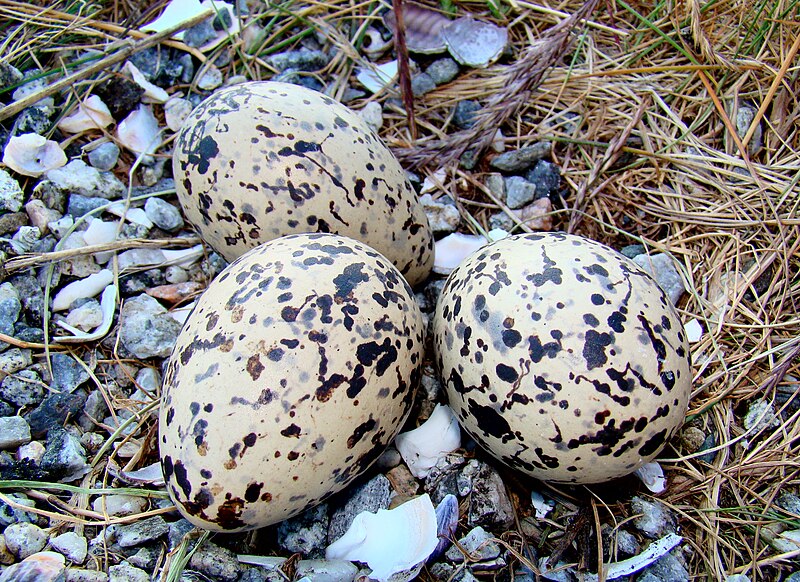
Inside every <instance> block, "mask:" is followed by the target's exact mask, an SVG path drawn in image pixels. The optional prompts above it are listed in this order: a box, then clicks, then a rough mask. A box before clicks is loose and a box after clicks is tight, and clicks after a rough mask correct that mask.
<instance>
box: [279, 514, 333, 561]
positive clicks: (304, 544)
mask: <svg viewBox="0 0 800 582" xmlns="http://www.w3.org/2000/svg"><path fill="white" fill-rule="evenodd" d="M277 533H278V545H280V546H281V548H283V549H284V550H286V551H287V552H289V553H292V554H294V553H299V554H302V555H303V556H310V557H317V556H322V555H323V554H324V551H325V547H326V545H327V543H328V505H327V504H325V503H323V504H320V505H317V506H316V507H312V508H311V509H308V510H306V511H305V512H303V513H301V514H300V515H298V516H296V517H292V518H290V519H287V520H285V521H282V522H281V523H279V524H278V526H277Z"/></svg>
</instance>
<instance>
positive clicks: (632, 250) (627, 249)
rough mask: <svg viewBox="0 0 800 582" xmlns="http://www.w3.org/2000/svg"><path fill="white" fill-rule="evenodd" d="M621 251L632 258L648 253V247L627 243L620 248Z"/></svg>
mask: <svg viewBox="0 0 800 582" xmlns="http://www.w3.org/2000/svg"><path fill="white" fill-rule="evenodd" d="M619 252H620V254H621V255H622V256H625V257H628V258H629V259H632V258H633V257H635V256H638V255H641V254H644V253H646V252H647V249H646V248H645V246H644V245H626V246H624V247H622V248H621V249H619Z"/></svg>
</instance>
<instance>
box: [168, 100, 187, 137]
mask: <svg viewBox="0 0 800 582" xmlns="http://www.w3.org/2000/svg"><path fill="white" fill-rule="evenodd" d="M192 109H194V107H193V106H192V103H191V101H189V100H187V99H183V98H182V97H171V98H170V99H169V100H168V101H167V102H166V103H165V104H164V118H165V120H166V122H167V127H168V128H170V129H171V130H172V131H175V132H177V131H178V130H179V129H180V128H181V126H182V125H183V122H184V121H186V118H187V117H189V114H190V113H191V112H192Z"/></svg>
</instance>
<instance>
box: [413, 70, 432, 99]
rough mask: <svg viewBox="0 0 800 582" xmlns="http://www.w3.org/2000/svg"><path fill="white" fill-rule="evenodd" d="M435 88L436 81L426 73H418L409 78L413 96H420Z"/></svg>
mask: <svg viewBox="0 0 800 582" xmlns="http://www.w3.org/2000/svg"><path fill="white" fill-rule="evenodd" d="M434 89H436V83H435V82H434V81H433V79H432V78H431V76H430V75H429V74H428V73H420V74H419V75H416V76H415V77H414V78H413V79H411V92H412V93H413V94H414V97H421V96H423V95H425V94H426V93H430V92H431V91H433V90H434Z"/></svg>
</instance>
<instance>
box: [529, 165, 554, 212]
mask: <svg viewBox="0 0 800 582" xmlns="http://www.w3.org/2000/svg"><path fill="white" fill-rule="evenodd" d="M525 179H526V180H528V181H529V182H531V183H533V184H535V185H536V196H537V197H542V196H547V197H548V198H552V197H553V196H554V195H555V194H556V193H557V192H558V187H559V186H560V185H561V169H560V168H559V167H558V166H557V165H555V164H554V163H552V162H548V161H547V160H539V161H538V162H536V165H535V166H534V167H533V169H532V170H530V171H529V172H527V173H526V174H525ZM553 202H555V200H553Z"/></svg>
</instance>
